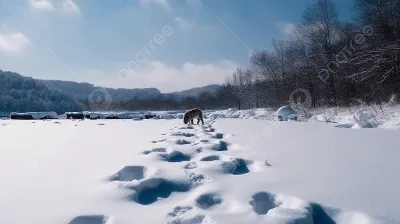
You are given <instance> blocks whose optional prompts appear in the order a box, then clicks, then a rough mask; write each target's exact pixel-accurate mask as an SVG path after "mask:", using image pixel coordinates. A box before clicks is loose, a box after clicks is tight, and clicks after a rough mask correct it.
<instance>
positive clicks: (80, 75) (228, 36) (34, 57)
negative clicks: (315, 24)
mask: <svg viewBox="0 0 400 224" xmlns="http://www.w3.org/2000/svg"><path fill="white" fill-rule="evenodd" d="M334 2H335V4H336V6H337V9H338V12H339V19H340V20H342V21H346V20H351V19H352V17H354V16H353V11H352V1H351V0H334ZM312 3H313V0H113V1H110V0H0V69H1V70H6V71H14V72H18V73H20V74H21V75H24V76H30V77H34V78H38V79H51V80H68V81H78V82H89V83H93V84H95V85H98V86H104V87H113V88H148V87H155V88H158V89H160V90H161V91H162V92H171V91H177V90H184V89H189V88H193V87H198V86H204V85H208V84H219V83H223V82H224V81H225V79H226V77H229V76H231V75H232V73H233V72H234V70H235V69H236V68H238V67H245V66H247V65H248V63H249V55H251V52H254V51H257V50H261V49H271V48H272V46H271V42H272V39H286V38H288V36H289V35H290V33H291V31H292V30H293V28H294V26H295V24H297V23H299V22H300V21H301V18H302V15H303V12H304V9H305V8H306V7H307V6H309V5H311V4H312Z"/></svg>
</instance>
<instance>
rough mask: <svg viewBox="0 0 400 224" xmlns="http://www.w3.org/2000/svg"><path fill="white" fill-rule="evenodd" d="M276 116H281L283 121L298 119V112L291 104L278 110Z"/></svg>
mask: <svg viewBox="0 0 400 224" xmlns="http://www.w3.org/2000/svg"><path fill="white" fill-rule="evenodd" d="M276 116H277V117H280V118H281V119H282V121H288V120H292V119H297V113H296V111H294V110H293V108H292V107H291V106H290V105H287V106H283V107H280V108H279V109H278V111H276Z"/></svg>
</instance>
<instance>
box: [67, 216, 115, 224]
mask: <svg viewBox="0 0 400 224" xmlns="http://www.w3.org/2000/svg"><path fill="white" fill-rule="evenodd" d="M107 220H108V218H107V217H105V216H102V215H86V216H78V217H75V218H74V219H73V220H71V221H70V222H69V223H68V224H107Z"/></svg>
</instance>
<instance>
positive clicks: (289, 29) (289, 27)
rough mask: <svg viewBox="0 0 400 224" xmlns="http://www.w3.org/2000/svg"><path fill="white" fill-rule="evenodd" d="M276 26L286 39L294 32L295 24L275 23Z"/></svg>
mask: <svg viewBox="0 0 400 224" xmlns="http://www.w3.org/2000/svg"><path fill="white" fill-rule="evenodd" d="M276 25H277V26H278V27H279V28H280V29H281V30H282V32H283V34H284V35H285V36H286V37H290V36H293V34H294V32H295V30H296V24H293V23H286V22H277V23H276Z"/></svg>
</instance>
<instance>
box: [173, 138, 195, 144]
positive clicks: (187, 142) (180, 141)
mask: <svg viewBox="0 0 400 224" xmlns="http://www.w3.org/2000/svg"><path fill="white" fill-rule="evenodd" d="M190 143H191V142H190V141H187V140H185V139H176V140H175V144H177V145H188V144H190Z"/></svg>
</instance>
